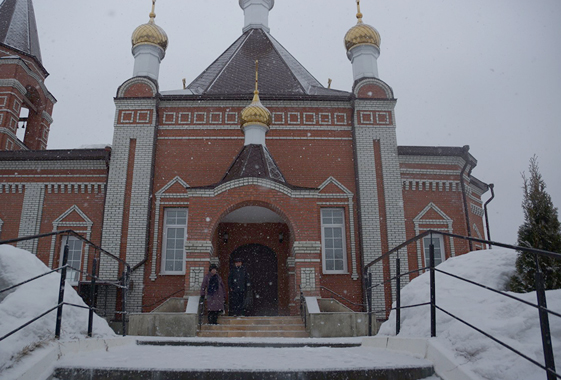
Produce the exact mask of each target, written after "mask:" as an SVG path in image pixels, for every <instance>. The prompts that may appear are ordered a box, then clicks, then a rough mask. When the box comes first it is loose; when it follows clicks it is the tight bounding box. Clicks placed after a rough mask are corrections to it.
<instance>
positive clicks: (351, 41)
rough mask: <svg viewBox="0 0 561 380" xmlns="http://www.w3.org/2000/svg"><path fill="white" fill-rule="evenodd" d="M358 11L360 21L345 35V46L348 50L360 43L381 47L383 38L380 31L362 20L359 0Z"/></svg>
mask: <svg viewBox="0 0 561 380" xmlns="http://www.w3.org/2000/svg"><path fill="white" fill-rule="evenodd" d="M357 6H358V13H357V14H356V18H357V19H358V22H357V24H356V25H355V26H353V27H352V28H351V29H349V31H348V32H347V34H346V35H345V48H346V49H347V51H349V50H351V49H352V48H354V47H355V46H358V45H374V46H376V47H377V48H380V43H381V42H382V39H381V37H380V33H378V31H377V30H376V29H374V28H373V27H371V26H370V25H367V24H364V23H363V22H362V13H360V1H357Z"/></svg>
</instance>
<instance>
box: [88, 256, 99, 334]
mask: <svg viewBox="0 0 561 380" xmlns="http://www.w3.org/2000/svg"><path fill="white" fill-rule="evenodd" d="M96 270H97V258H95V257H94V259H93V264H92V281H91V283H90V286H91V289H90V302H91V305H90V313H89V315H88V337H90V338H91V337H92V331H93V315H94V311H93V309H94V304H95V302H94V297H95V276H96V275H97V273H96Z"/></svg>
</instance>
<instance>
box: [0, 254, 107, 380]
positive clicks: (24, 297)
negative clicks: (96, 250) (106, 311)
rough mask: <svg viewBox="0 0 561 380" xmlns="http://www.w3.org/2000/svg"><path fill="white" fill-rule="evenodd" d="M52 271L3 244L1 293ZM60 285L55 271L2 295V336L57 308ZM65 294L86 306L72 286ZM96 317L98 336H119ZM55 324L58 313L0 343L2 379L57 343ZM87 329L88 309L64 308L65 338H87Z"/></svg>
mask: <svg viewBox="0 0 561 380" xmlns="http://www.w3.org/2000/svg"><path fill="white" fill-rule="evenodd" d="M49 271H50V269H49V268H48V267H47V266H46V265H45V264H43V263H42V262H41V261H40V260H39V259H37V257H35V255H33V254H31V253H29V252H27V251H24V250H22V249H18V248H15V247H12V246H11V245H0V290H1V289H6V288H8V287H10V286H12V285H15V284H18V283H20V282H23V281H25V280H28V279H30V278H33V277H36V276H38V275H40V274H43V273H46V272H49ZM59 284H60V274H59V273H56V272H55V273H51V274H49V275H46V276H43V277H41V278H40V279H37V280H35V281H32V282H29V283H27V284H24V285H22V286H20V287H17V288H15V289H13V290H12V291H10V292H6V293H2V294H0V337H3V336H4V335H6V334H8V333H9V332H10V331H13V330H15V329H16V328H18V327H19V326H21V325H22V324H24V323H25V322H27V321H30V320H32V319H33V318H35V317H37V316H39V315H41V314H42V313H44V312H45V311H47V310H49V309H51V308H53V307H55V306H56V305H57V304H58V288H59ZM64 292H65V294H64V301H65V302H69V303H73V304H77V305H83V306H86V305H85V303H84V301H82V298H80V296H78V294H77V293H76V291H74V289H73V288H72V287H71V286H70V285H68V283H67V284H66V287H65V290H64ZM94 317H95V319H94V322H93V335H94V336H95V337H114V336H115V333H114V332H113V330H111V328H110V327H109V326H108V324H107V322H106V321H105V320H104V319H102V318H100V317H98V316H97V315H94ZM55 322H56V310H54V311H52V312H51V313H49V314H47V315H46V316H45V317H43V318H41V319H39V320H37V321H36V322H34V323H32V324H30V325H29V326H27V327H25V328H24V329H22V330H20V331H18V332H17V333H15V334H14V335H11V336H9V337H8V338H6V339H5V340H3V341H2V342H0V378H2V379H3V378H4V377H3V376H4V375H2V372H4V371H8V370H9V369H10V368H11V367H12V366H14V365H17V364H18V363H19V362H20V359H21V360H22V363H25V360H24V357H25V355H26V354H27V353H28V352H30V351H33V350H34V349H36V348H38V347H42V346H48V345H49V343H50V342H52V341H53V339H54V333H55ZM87 328H88V310H87V309H82V308H77V307H73V306H68V305H65V306H64V307H63V314H62V331H61V339H64V340H72V339H81V338H85V337H86V334H87ZM20 364H21V363H20ZM23 365H25V364H23Z"/></svg>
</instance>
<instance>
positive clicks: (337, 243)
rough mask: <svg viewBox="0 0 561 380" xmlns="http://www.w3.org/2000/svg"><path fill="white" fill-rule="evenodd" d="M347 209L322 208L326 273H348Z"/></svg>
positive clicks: (322, 242) (323, 250)
mask: <svg viewBox="0 0 561 380" xmlns="http://www.w3.org/2000/svg"><path fill="white" fill-rule="evenodd" d="M344 213H345V210H344V209H342V208H324V209H321V247H322V252H323V272H324V273H346V272H347V252H346V244H345V217H344Z"/></svg>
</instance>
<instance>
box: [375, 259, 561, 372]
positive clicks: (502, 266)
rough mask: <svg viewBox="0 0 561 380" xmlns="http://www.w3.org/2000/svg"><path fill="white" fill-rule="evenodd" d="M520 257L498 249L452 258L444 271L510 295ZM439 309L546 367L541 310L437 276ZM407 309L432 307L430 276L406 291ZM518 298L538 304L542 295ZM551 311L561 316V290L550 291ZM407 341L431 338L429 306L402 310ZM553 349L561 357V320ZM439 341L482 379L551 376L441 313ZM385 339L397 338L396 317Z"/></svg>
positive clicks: (554, 326)
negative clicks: (508, 289) (507, 288)
mask: <svg viewBox="0 0 561 380" xmlns="http://www.w3.org/2000/svg"><path fill="white" fill-rule="evenodd" d="M515 260H516V252H514V251H511V250H507V249H493V250H486V251H476V252H471V253H468V254H466V255H462V256H458V257H455V258H451V259H449V260H447V261H445V262H443V263H442V264H440V265H439V266H438V269H440V270H442V271H445V272H448V273H451V274H454V275H457V276H460V277H463V278H467V279H469V280H472V281H475V282H478V283H480V284H483V285H486V286H488V287H490V288H493V289H497V290H504V289H505V285H506V283H507V280H508V279H509V277H510V276H511V275H512V274H513V273H514V270H515V269H514V263H515ZM436 286H437V288H436V304H437V305H438V306H439V307H441V308H443V309H444V310H446V311H448V312H450V313H452V314H454V315H455V316H457V317H459V318H461V319H463V320H465V321H466V322H468V323H470V324H472V325H474V326H476V327H477V328H479V329H481V330H483V331H485V332H486V333H488V334H490V335H492V336H494V337H495V338H497V339H499V340H501V341H503V342H505V343H506V344H508V345H510V346H511V347H513V348H515V349H517V350H518V351H520V352H522V353H523V354H525V355H526V356H529V357H530V358H532V359H534V360H536V361H538V362H540V363H542V364H543V362H544V359H543V350H542V343H541V332H540V325H539V318H538V311H537V309H536V308H533V307H530V306H527V305H524V304H522V303H520V302H517V301H515V300H512V299H510V298H508V297H505V296H501V295H499V294H496V293H494V292H491V291H489V290H486V289H483V288H480V287H478V286H475V285H471V284H468V283H466V282H465V281H461V280H458V279H455V278H452V277H450V276H447V275H444V274H441V273H438V272H436ZM401 294H402V303H401V304H402V306H406V305H412V304H418V303H423V302H428V301H429V300H430V295H429V273H428V272H427V273H424V274H423V275H421V276H419V277H417V278H416V279H414V280H413V281H411V283H410V284H408V285H407V286H406V287H405V288H404V289H403V291H402V293H401ZM511 294H512V295H514V296H516V297H518V298H521V299H524V300H525V301H528V302H531V303H533V304H536V303H537V299H536V293H535V292H531V293H526V294H517V293H511ZM547 304H548V307H549V308H550V309H551V310H553V311H556V312H560V311H561V290H552V291H548V292H547ZM401 318H402V320H401V332H400V334H399V336H401V337H419V336H421V337H430V309H429V307H428V306H421V307H415V308H410V309H403V310H402V311H401ZM550 327H551V333H552V341H553V350H554V354H555V356H556V357H557V358H558V360H559V358H561V319H560V318H558V317H556V316H550ZM436 329H437V331H436V335H437V337H436V338H434V339H436V340H437V341H439V342H440V343H442V344H443V345H444V346H445V347H447V348H449V349H450V350H451V352H452V353H453V354H454V355H455V357H456V360H457V362H458V363H465V364H462V365H463V366H465V367H467V368H468V369H469V370H471V371H473V372H474V373H475V374H477V375H478V376H480V377H481V378H482V379H493V380H496V379H508V380H517V379H520V380H534V379H535V380H538V379H539V380H543V379H545V378H546V375H545V371H543V370H541V369H540V368H539V367H537V366H535V365H534V364H532V363H530V362H529V361H527V360H526V359H524V358H522V357H520V356H518V355H516V354H514V353H513V352H511V351H510V350H508V349H506V348H504V347H502V346H500V345H499V344H497V343H495V342H493V341H492V340H491V339H489V338H487V337H485V336H484V335H482V334H481V333H479V332H477V331H476V330H473V329H472V328H470V327H468V326H466V325H465V324H463V323H461V322H459V321H457V320H455V319H453V318H452V317H450V316H448V315H447V314H445V313H443V312H441V311H439V310H437V322H436ZM379 335H395V312H393V311H392V313H391V315H390V318H389V320H388V321H387V322H385V323H384V324H383V325H382V326H381V328H380V332H379Z"/></svg>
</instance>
